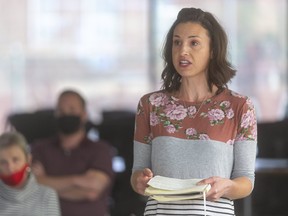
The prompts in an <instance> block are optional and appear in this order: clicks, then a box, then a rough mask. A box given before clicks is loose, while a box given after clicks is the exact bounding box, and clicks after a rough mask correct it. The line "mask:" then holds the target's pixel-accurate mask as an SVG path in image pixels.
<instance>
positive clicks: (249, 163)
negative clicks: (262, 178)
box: [231, 141, 257, 186]
mask: <svg viewBox="0 0 288 216" xmlns="http://www.w3.org/2000/svg"><path fill="white" fill-rule="evenodd" d="M256 150H257V142H256V141H237V142H235V144H234V166H233V171H232V175H231V178H232V179H234V178H237V177H247V178H249V179H250V181H251V183H252V185H253V186H254V181H255V161H256Z"/></svg>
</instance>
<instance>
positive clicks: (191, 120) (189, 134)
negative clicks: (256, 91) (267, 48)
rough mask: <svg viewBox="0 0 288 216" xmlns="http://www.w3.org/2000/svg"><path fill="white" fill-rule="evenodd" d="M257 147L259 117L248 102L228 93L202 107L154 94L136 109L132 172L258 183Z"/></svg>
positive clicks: (209, 100)
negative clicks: (256, 168)
mask: <svg viewBox="0 0 288 216" xmlns="http://www.w3.org/2000/svg"><path fill="white" fill-rule="evenodd" d="M256 144H257V121H256V114H255V109H254V106H253V104H252V101H251V100H250V99H249V98H248V97H246V96H242V95H240V94H237V93H235V92H233V91H231V90H229V89H224V90H223V91H222V92H221V93H220V94H218V95H215V96H213V97H211V98H208V99H206V100H204V101H203V102H202V103H200V104H199V103H194V102H188V101H183V100H180V99H178V98H175V97H173V96H171V95H170V94H168V93H167V92H165V91H157V92H152V93H149V94H146V95H144V96H143V97H142V98H141V99H140V102H139V105H138V109H137V114H136V124H135V135H134V164H133V170H140V169H143V168H146V167H148V168H150V169H152V171H153V173H154V175H162V176H167V177H174V178H182V179H185V178H208V177H211V176H221V177H223V178H231V179H233V178H236V177H242V176H246V177H247V178H249V179H250V180H251V182H252V184H253V183H254V170H255V158H256ZM150 202H152V200H150ZM153 202H155V200H153ZM224 202H227V201H224ZM231 202H232V201H231ZM231 202H230V201H229V202H228V205H229V209H230V210H231V209H232V210H231V211H230V212H229V213H231V215H233V214H234V213H233V207H231V205H232V203H231ZM212 205H214V204H212ZM215 205H217V202H216V203H215ZM149 206H150V207H149V208H151V206H155V205H152V204H151V203H150V205H149ZM232 206H233V205H232ZM154 210H155V209H154ZM146 211H147V209H146ZM223 211H224V210H223ZM169 213H171V212H169ZM194 213H195V212H194ZM198 213H199V212H198ZM225 213H227V212H225ZM177 214H178V213H177ZM199 214H201V213H199ZM147 215H149V214H148V213H147ZM152 215H153V214H152ZM213 215H217V214H216V213H215V214H213ZM219 215H221V211H220V213H219Z"/></svg>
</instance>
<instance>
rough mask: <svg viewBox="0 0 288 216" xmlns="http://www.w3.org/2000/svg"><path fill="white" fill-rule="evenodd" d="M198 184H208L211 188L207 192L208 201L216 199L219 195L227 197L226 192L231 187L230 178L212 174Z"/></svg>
mask: <svg viewBox="0 0 288 216" xmlns="http://www.w3.org/2000/svg"><path fill="white" fill-rule="evenodd" d="M198 184H199V185H201V184H210V185H211V189H210V190H209V191H208V192H207V194H206V198H207V200H209V201H217V200H218V199H219V198H220V197H226V198H229V197H227V193H228V192H229V190H230V189H231V188H232V185H233V182H232V180H230V179H226V178H221V177H217V176H213V177H210V178H207V179H203V180H202V181H200V182H198Z"/></svg>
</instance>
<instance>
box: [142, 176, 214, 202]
mask: <svg viewBox="0 0 288 216" xmlns="http://www.w3.org/2000/svg"><path fill="white" fill-rule="evenodd" d="M201 180H202V179H176V178H169V177H163V176H154V177H153V178H152V179H150V181H149V182H148V185H149V186H148V187H147V188H146V190H145V195H147V196H151V197H152V198H153V199H156V200H158V201H178V200H187V199H197V198H203V196H205V194H206V193H207V192H208V191H209V190H210V188H211V185H210V184H205V185H197V183H198V182H199V181H201Z"/></svg>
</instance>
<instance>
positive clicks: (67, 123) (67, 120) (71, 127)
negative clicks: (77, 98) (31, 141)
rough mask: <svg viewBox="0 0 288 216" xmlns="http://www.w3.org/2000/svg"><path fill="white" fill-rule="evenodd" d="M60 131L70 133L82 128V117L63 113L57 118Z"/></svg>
mask: <svg viewBox="0 0 288 216" xmlns="http://www.w3.org/2000/svg"><path fill="white" fill-rule="evenodd" d="M56 121H57V127H58V131H59V132H60V133H63V134H66V135H69V134H73V133H75V132H76V131H78V130H79V129H80V126H81V119H80V116H76V115H63V116H59V117H57V118H56Z"/></svg>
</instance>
